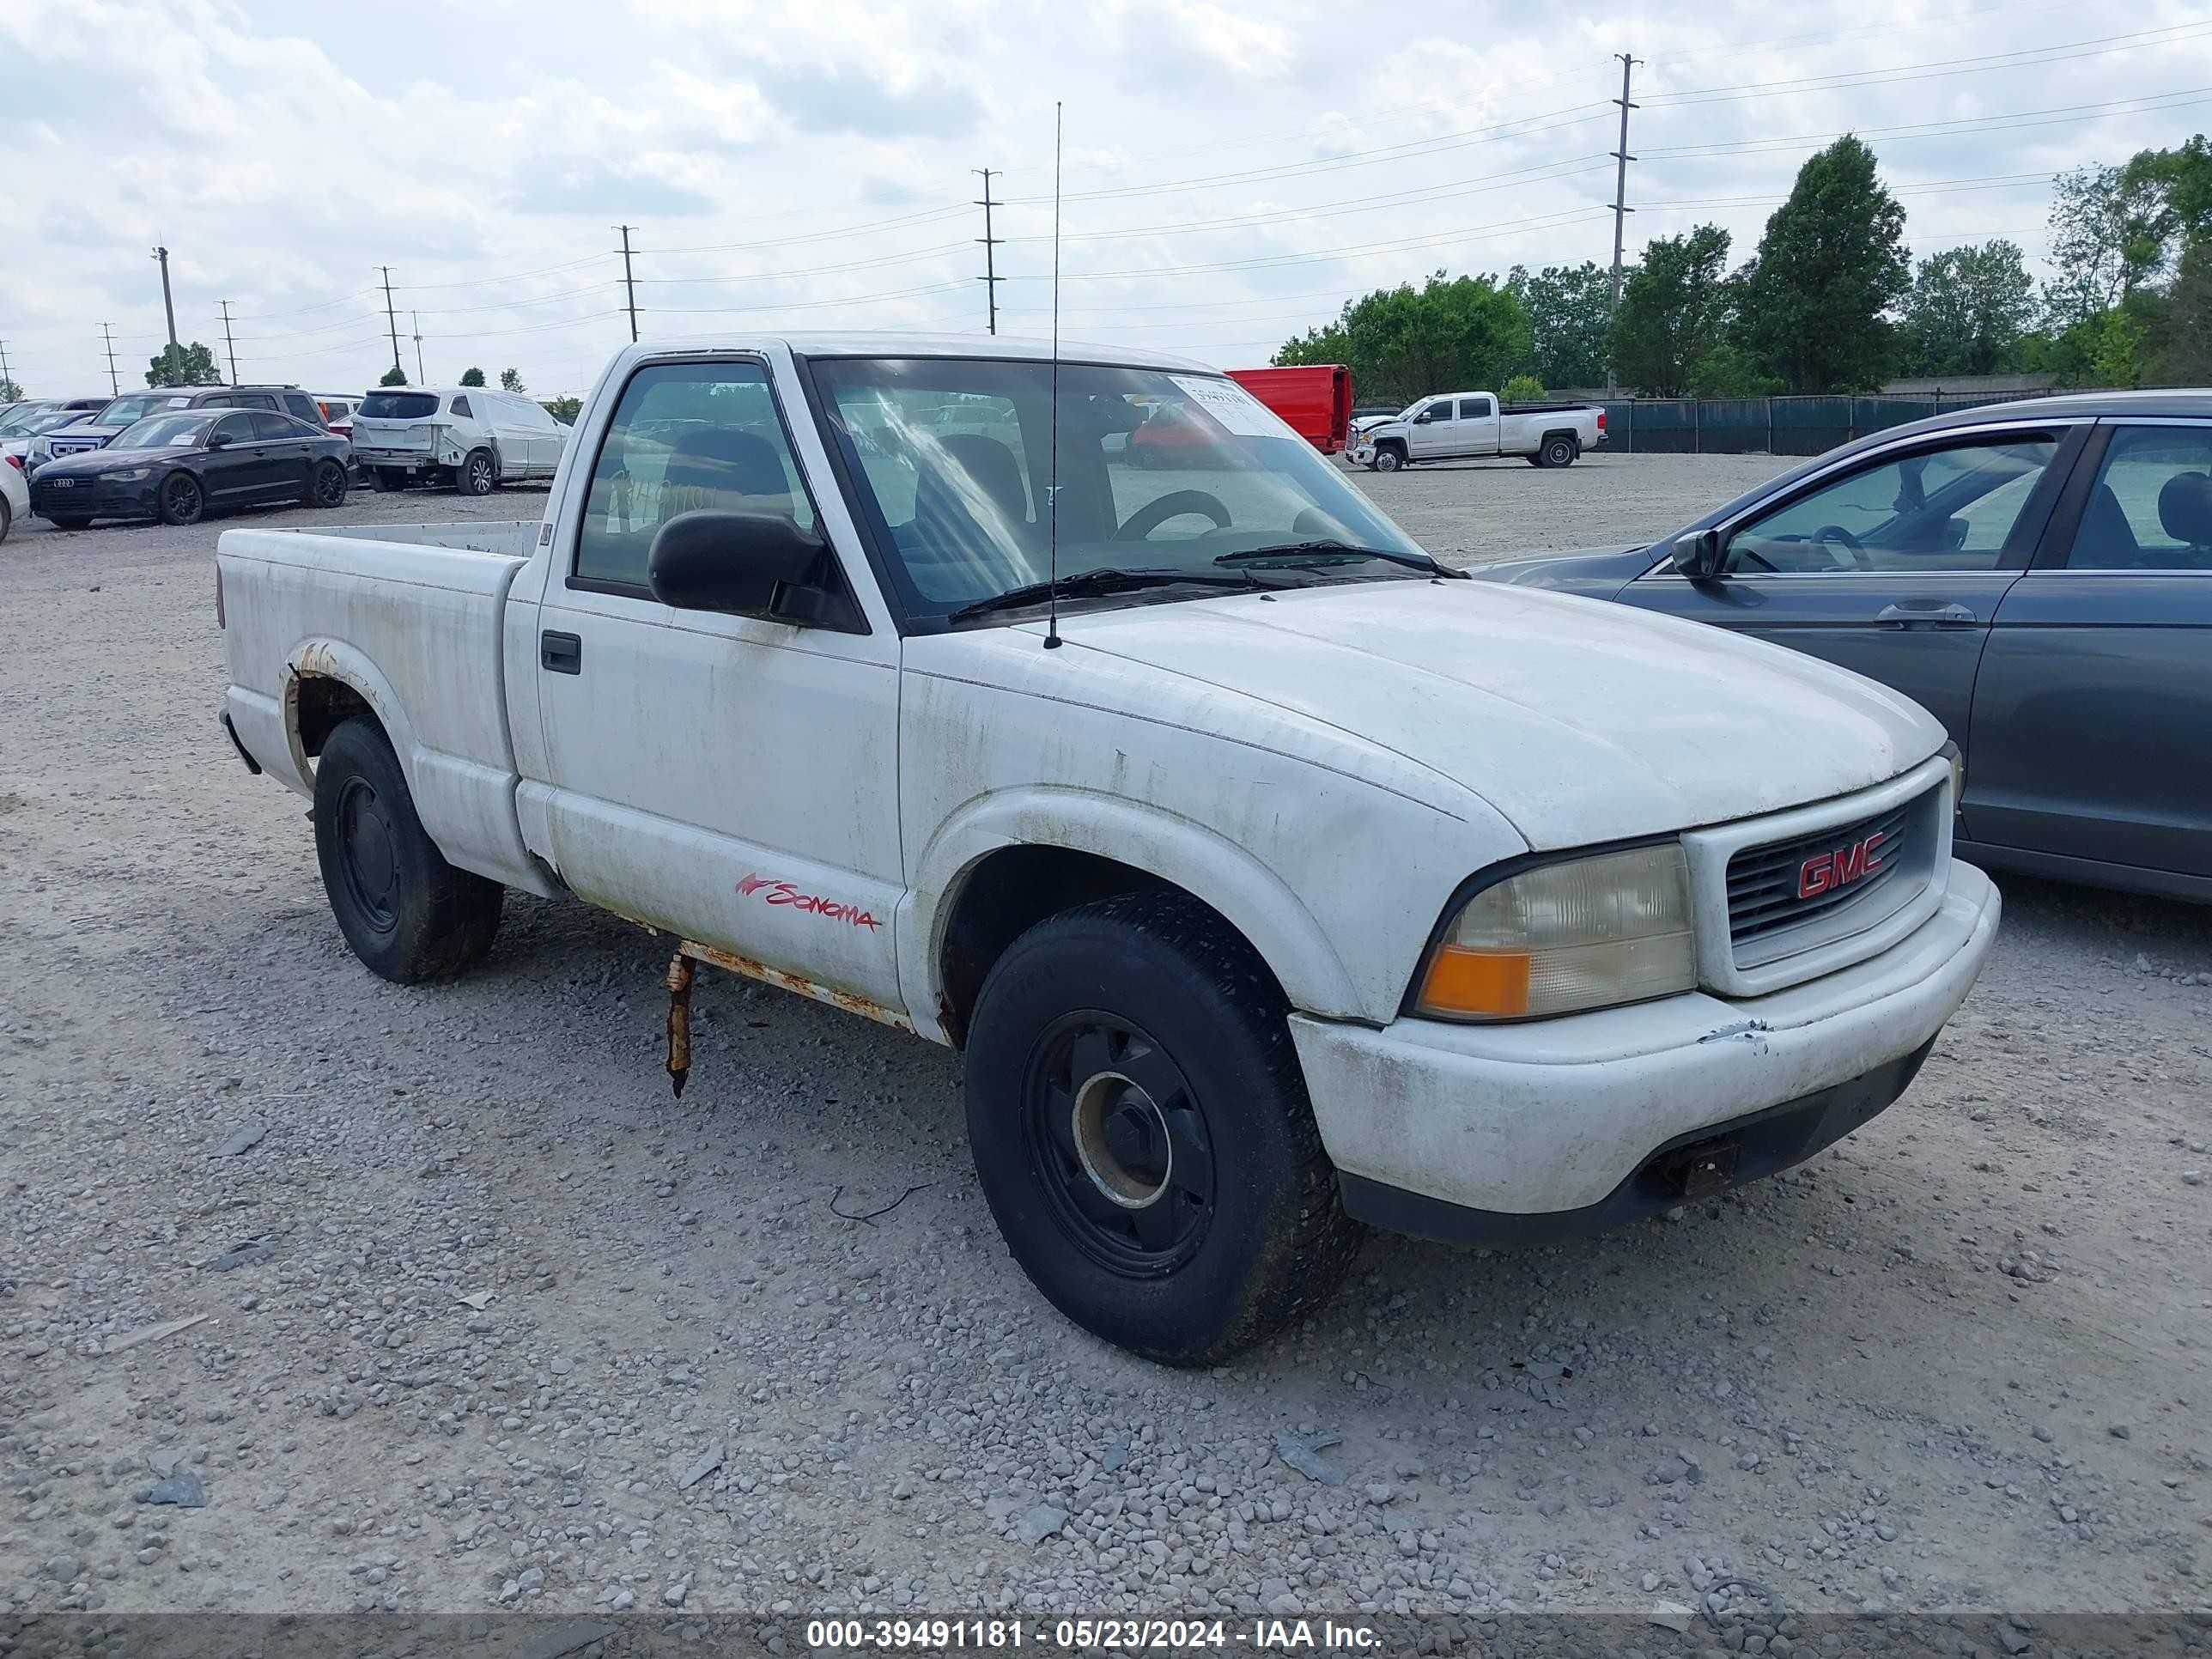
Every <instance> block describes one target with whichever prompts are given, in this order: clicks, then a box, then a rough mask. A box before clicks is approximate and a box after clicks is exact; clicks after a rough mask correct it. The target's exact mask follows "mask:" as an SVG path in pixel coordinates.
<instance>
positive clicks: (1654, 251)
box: [1606, 225, 1731, 398]
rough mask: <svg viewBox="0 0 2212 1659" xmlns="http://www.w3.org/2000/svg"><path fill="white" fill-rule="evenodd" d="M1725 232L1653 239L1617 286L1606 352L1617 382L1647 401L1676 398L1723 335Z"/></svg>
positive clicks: (1711, 228)
mask: <svg viewBox="0 0 2212 1659" xmlns="http://www.w3.org/2000/svg"><path fill="white" fill-rule="evenodd" d="M1728 256H1729V234H1728V232H1726V231H1725V230H1723V229H1722V228H1720V227H1719V226H1718V225H1699V227H1698V228H1696V229H1694V230H1692V231H1689V232H1686V233H1685V234H1682V235H1680V236H1656V237H1654V238H1653V239H1652V240H1650V243H1648V244H1647V245H1646V246H1645V247H1644V258H1643V259H1642V260H1641V261H1640V262H1639V263H1638V264H1637V266H1636V268H1635V269H1634V270H1631V271H1630V272H1629V273H1628V275H1627V277H1626V281H1624V282H1623V283H1621V288H1620V307H1619V308H1618V309H1617V310H1616V311H1615V312H1614V313H1613V321H1612V324H1611V325H1610V327H1609V328H1608V330H1607V335H1606V341H1607V351H1608V353H1609V355H1610V356H1611V359H1612V362H1613V372H1614V373H1615V374H1617V375H1619V376H1620V380H1621V381H1622V382H1623V383H1624V384H1625V385H1627V386H1633V387H1634V388H1635V389H1636V390H1637V391H1638V392H1641V393H1642V394H1643V395H1644V396H1645V397H1647V398H1679V397H1680V396H1681V395H1682V394H1683V392H1685V391H1686V390H1687V388H1688V386H1689V380H1690V369H1691V367H1692V365H1693V364H1694V363H1696V362H1698V360H1699V358H1701V357H1703V356H1705V355H1706V354H1707V353H1708V352H1710V351H1711V349H1713V348H1714V347H1715V346H1717V345H1718V344H1719V343H1721V342H1722V340H1723V338H1724V337H1725V336H1726V334H1727V331H1728V325H1729V309H1730V300H1731V291H1730V289H1729V281H1728Z"/></svg>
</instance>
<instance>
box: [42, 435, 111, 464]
mask: <svg viewBox="0 0 2212 1659" xmlns="http://www.w3.org/2000/svg"><path fill="white" fill-rule="evenodd" d="M99 447H100V439H98V438H49V439H47V440H46V450H47V453H49V454H51V455H52V457H53V458H54V459H56V460H59V459H61V458H62V457H63V456H64V455H82V454H85V453H88V452H90V451H92V450H95V449H97V448H99Z"/></svg>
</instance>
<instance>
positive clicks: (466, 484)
mask: <svg viewBox="0 0 2212 1659" xmlns="http://www.w3.org/2000/svg"><path fill="white" fill-rule="evenodd" d="M460 482H461V488H462V489H463V490H465V492H466V493H467V494H469V495H490V494H491V492H492V491H493V490H494V489H497V488H498V487H499V468H498V467H497V466H496V465H495V464H494V463H493V461H492V459H491V451H489V449H472V450H471V451H470V452H469V458H468V459H467V460H465V461H464V462H462V463H461V473H460Z"/></svg>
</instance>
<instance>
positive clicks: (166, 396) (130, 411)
mask: <svg viewBox="0 0 2212 1659" xmlns="http://www.w3.org/2000/svg"><path fill="white" fill-rule="evenodd" d="M191 406H192V400H191V395H190V394H189V393H186V392H133V393H131V396H129V397H127V398H117V399H116V400H115V401H114V402H113V403H112V404H108V406H107V407H106V408H105V409H103V410H100V413H99V414H97V415H88V416H85V417H84V418H85V419H86V420H88V421H89V422H92V424H93V425H94V426H129V425H130V424H131V422H134V421H143V420H144V419H145V418H146V417H147V416H149V415H152V414H155V413H156V412H158V411H159V410H165V409H190V408H191Z"/></svg>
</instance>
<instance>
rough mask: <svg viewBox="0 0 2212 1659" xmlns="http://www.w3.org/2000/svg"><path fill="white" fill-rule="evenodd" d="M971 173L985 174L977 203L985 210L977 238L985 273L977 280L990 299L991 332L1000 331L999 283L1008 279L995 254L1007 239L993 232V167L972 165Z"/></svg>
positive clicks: (995, 204) (994, 204)
mask: <svg viewBox="0 0 2212 1659" xmlns="http://www.w3.org/2000/svg"><path fill="white" fill-rule="evenodd" d="M969 172H970V173H981V174H982V175H983V199H982V200H981V201H980V202H978V203H976V204H975V205H976V206H977V207H980V208H981V209H982V210H983V234H982V235H981V236H980V237H978V238H977V239H976V240H978V241H980V242H981V243H982V244H983V274H982V275H981V276H979V277H977V278H976V279H975V280H976V281H978V282H980V283H982V284H983V292H984V294H985V295H987V296H988V298H989V301H990V319H991V332H992V333H994V334H996V333H997V332H998V331H999V284H1000V283H1003V282H1005V281H1006V278H1005V277H1003V276H1000V275H999V266H998V261H997V259H996V257H995V254H996V250H997V248H998V246H999V244H1000V242H1002V241H1004V240H1006V239H1005V238H1004V237H1000V236H994V235H993V234H991V210H992V209H993V208H994V207H996V206H997V205H998V204H997V203H995V202H994V201H993V200H992V199H991V169H990V168H989V167H970V168H969Z"/></svg>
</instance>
